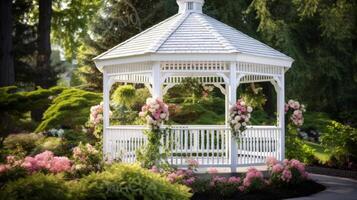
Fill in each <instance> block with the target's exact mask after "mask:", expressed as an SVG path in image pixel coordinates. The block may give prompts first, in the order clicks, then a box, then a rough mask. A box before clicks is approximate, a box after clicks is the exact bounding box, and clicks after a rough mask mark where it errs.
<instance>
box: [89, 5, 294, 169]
mask: <svg viewBox="0 0 357 200" xmlns="http://www.w3.org/2000/svg"><path fill="white" fill-rule="evenodd" d="M177 4H178V5H179V12H178V13H177V14H176V15H174V16H172V17H170V18H168V19H167V20H165V21H163V22H161V23H159V24H157V25H155V26H153V27H151V28H149V29H147V30H145V31H143V32H142V33H140V34H138V35H136V36H134V37H132V38H130V39H129V40H127V41H125V42H123V43H121V44H119V45H117V46H115V47H114V48H112V49H110V50H108V51H107V52H105V53H103V54H101V55H99V56H97V57H96V58H94V61H95V64H96V66H97V67H98V69H99V70H100V71H101V72H103V76H104V83H103V85H104V88H103V91H104V134H103V137H104V138H103V143H104V144H103V146H104V147H103V148H104V153H105V155H106V156H109V157H111V158H119V159H120V160H122V161H123V162H129V163H131V162H135V160H136V157H135V151H136V149H138V148H140V147H141V146H142V145H144V144H145V143H146V138H145V135H144V134H143V130H144V129H145V126H110V119H109V109H110V108H109V104H110V97H109V91H110V89H111V87H112V85H113V84H114V83H115V82H122V83H141V84H144V85H145V86H146V87H147V88H149V90H150V92H151V94H152V96H153V97H162V96H163V95H164V94H165V93H166V92H167V91H168V90H169V89H170V88H172V87H173V86H175V85H177V84H179V83H180V82H181V81H182V80H183V79H184V78H186V77H195V78H197V79H198V80H199V81H200V82H201V83H202V84H205V85H214V86H216V87H218V88H219V89H220V90H221V92H222V93H223V94H225V96H226V119H227V115H228V110H229V107H230V105H233V104H234V103H235V102H236V100H237V87H238V86H239V84H243V83H252V82H271V83H272V84H273V86H274V88H275V90H276V94H277V113H278V117H277V123H276V124H277V125H272V126H251V127H249V128H248V129H247V130H246V131H245V132H244V134H243V135H242V136H240V140H239V141H240V142H239V143H237V142H236V140H235V139H233V138H232V136H231V131H230V128H229V125H228V124H226V125H222V126H220V125H180V126H173V127H172V129H171V131H170V132H168V133H167V134H165V136H164V137H163V141H162V142H163V144H164V146H165V147H166V148H167V149H169V151H170V156H169V157H168V162H169V163H171V164H173V165H176V166H184V165H186V159H187V158H193V159H196V160H197V161H198V162H199V163H200V166H203V167H212V166H214V167H230V168H231V169H232V170H234V171H235V170H236V169H237V167H239V166H249V165H259V164H263V163H264V162H265V159H266V157H267V156H275V157H276V158H278V159H280V160H283V159H284V154H285V152H284V149H285V147H284V143H285V141H284V137H285V133H284V130H285V129H284V126H285V122H284V112H285V111H284V102H285V101H284V97H285V94H284V85H285V81H284V74H285V72H286V71H287V70H288V69H289V68H290V67H291V65H292V63H293V59H292V58H290V57H288V56H286V55H284V54H283V53H280V52H278V51H276V50H274V49H273V48H271V47H269V46H267V45H265V44H263V43H261V42H259V41H257V40H255V39H253V38H251V37H249V36H247V35H245V34H243V33H242V32H239V31H237V30H236V29H234V28H232V27H230V26H228V25H225V24H223V23H221V22H219V21H217V20H215V19H213V18H211V17H209V16H207V15H205V14H203V13H202V7H203V4H204V0H177ZM226 121H227V120H226Z"/></svg>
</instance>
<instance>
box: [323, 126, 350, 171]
mask: <svg viewBox="0 0 357 200" xmlns="http://www.w3.org/2000/svg"><path fill="white" fill-rule="evenodd" d="M321 143H322V145H323V146H324V147H325V148H326V149H328V150H329V152H330V153H331V154H332V156H333V157H335V158H336V159H337V161H338V164H340V165H342V164H345V163H346V162H349V161H355V162H356V161H357V150H356V145H357V129H356V128H352V127H350V126H346V125H343V124H341V123H338V122H335V121H333V122H331V123H330V124H329V125H328V126H327V132H326V133H325V134H324V135H323V136H322V137H321Z"/></svg>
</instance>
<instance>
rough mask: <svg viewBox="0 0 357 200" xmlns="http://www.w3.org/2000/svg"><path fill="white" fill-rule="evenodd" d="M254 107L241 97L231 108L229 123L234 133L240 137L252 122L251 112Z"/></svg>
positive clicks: (236, 136)
mask: <svg viewBox="0 0 357 200" xmlns="http://www.w3.org/2000/svg"><path fill="white" fill-rule="evenodd" d="M252 111H253V108H252V107H250V106H248V105H246V103H245V102H244V101H243V100H242V99H239V100H238V101H237V102H236V104H235V105H233V106H232V107H231V108H230V109H229V121H228V122H229V125H230V127H231V130H232V135H233V136H234V137H235V138H238V137H239V135H241V134H242V133H243V132H244V131H245V130H246V129H247V126H248V124H250V118H251V112H252Z"/></svg>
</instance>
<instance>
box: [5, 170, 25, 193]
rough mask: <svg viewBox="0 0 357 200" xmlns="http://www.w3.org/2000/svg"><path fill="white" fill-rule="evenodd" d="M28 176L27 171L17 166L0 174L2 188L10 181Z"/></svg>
mask: <svg viewBox="0 0 357 200" xmlns="http://www.w3.org/2000/svg"><path fill="white" fill-rule="evenodd" d="M27 175H28V172H27V171H26V169H24V168H22V167H19V166H16V167H12V168H11V169H9V170H6V171H4V172H2V173H0V188H2V187H3V186H4V185H5V184H6V183H8V182H10V181H15V180H17V179H19V178H23V177H25V176H27Z"/></svg>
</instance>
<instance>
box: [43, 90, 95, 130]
mask: <svg viewBox="0 0 357 200" xmlns="http://www.w3.org/2000/svg"><path fill="white" fill-rule="evenodd" d="M101 100H102V97H101V94H98V93H93V92H88V91H84V90H79V89H68V90H65V91H63V92H62V93H61V94H60V95H58V96H57V97H56V98H55V99H54V100H53V103H52V105H51V106H50V107H49V108H48V109H47V110H46V112H45V113H44V117H43V121H42V122H41V124H40V125H39V126H38V127H37V129H36V132H40V131H45V130H49V129H52V128H69V129H77V130H80V128H81V127H82V126H83V125H84V124H85V123H86V122H87V120H88V116H89V113H90V107H91V106H93V105H97V104H99V103H100V101H101Z"/></svg>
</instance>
